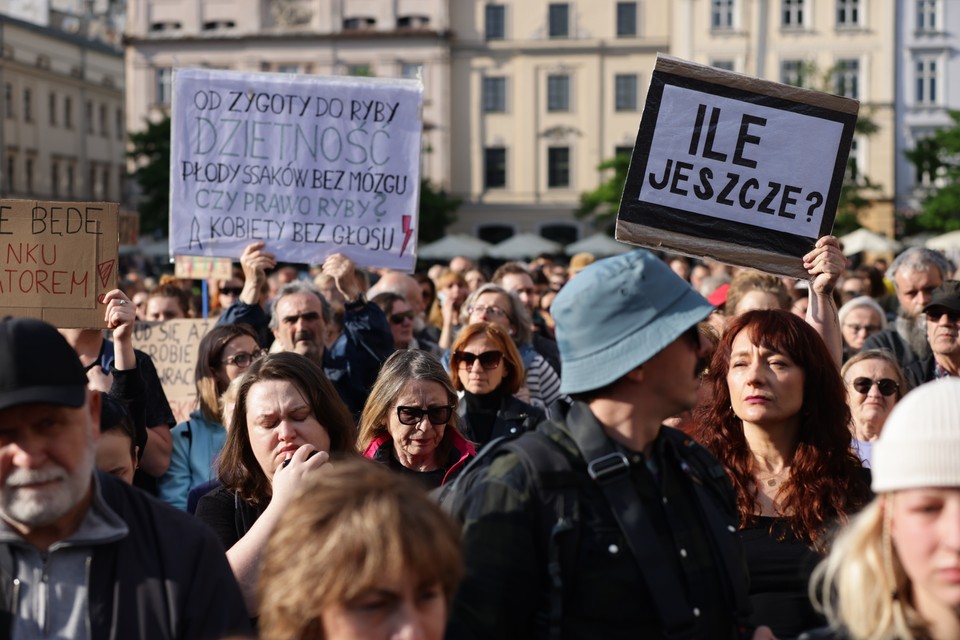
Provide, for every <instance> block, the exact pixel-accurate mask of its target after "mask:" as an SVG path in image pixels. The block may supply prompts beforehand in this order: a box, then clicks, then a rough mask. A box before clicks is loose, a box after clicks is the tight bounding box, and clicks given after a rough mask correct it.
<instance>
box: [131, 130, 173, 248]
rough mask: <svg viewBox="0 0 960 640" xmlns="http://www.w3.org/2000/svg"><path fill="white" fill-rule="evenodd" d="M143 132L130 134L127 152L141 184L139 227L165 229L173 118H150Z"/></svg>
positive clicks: (167, 214) (144, 231)
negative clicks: (171, 119) (157, 119)
mask: <svg viewBox="0 0 960 640" xmlns="http://www.w3.org/2000/svg"><path fill="white" fill-rule="evenodd" d="M146 124H147V127H146V129H144V130H143V131H138V132H136V133H131V134H130V143H131V144H132V145H133V148H132V149H131V150H130V151H128V152H127V155H128V156H129V157H130V158H132V159H133V160H134V161H135V162H136V165H137V168H136V169H135V170H134V172H133V174H132V175H133V179H134V180H136V181H137V184H138V185H140V203H139V205H138V206H137V209H138V210H139V211H140V230H141V232H142V233H152V232H153V231H156V230H158V229H159V230H162V231H164V232H165V231H166V230H167V227H168V220H169V216H170V197H169V193H170V118H169V116H167V117H164V118H163V120H160V121H158V122H150V121H147V123H146Z"/></svg>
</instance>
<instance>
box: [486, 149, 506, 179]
mask: <svg viewBox="0 0 960 640" xmlns="http://www.w3.org/2000/svg"><path fill="white" fill-rule="evenodd" d="M505 186H507V150H506V148H504V147H487V148H486V149H484V150H483V187H484V188H485V189H496V188H502V187H505Z"/></svg>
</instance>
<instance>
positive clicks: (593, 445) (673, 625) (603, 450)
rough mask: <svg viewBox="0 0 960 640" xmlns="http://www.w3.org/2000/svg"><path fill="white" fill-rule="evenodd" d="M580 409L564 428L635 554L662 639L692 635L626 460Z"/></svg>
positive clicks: (690, 618) (682, 598)
mask: <svg viewBox="0 0 960 640" xmlns="http://www.w3.org/2000/svg"><path fill="white" fill-rule="evenodd" d="M580 409H582V407H578V406H577V405H574V407H572V408H571V410H570V413H569V414H568V420H567V427H568V428H569V430H570V434H571V435H572V436H573V439H574V441H575V442H576V443H577V447H578V448H579V449H580V453H581V454H582V455H583V458H584V460H585V461H586V463H587V473H588V474H589V475H590V478H591V479H592V480H593V481H594V482H596V483H597V485H598V486H599V487H600V488H601V489H602V490H603V495H604V496H605V497H606V499H607V503H608V504H609V506H610V510H611V511H612V512H613V515H614V517H615V518H616V520H617V524H618V525H619V527H620V532H621V533H622V534H623V537H624V538H625V539H626V541H627V545H628V546H629V547H630V551H631V552H632V553H633V558H634V560H635V561H636V563H637V567H638V568H639V569H640V575H641V576H642V577H643V581H644V583H645V584H646V585H647V590H648V591H649V592H650V596H651V597H652V598H653V601H654V604H656V607H657V611H658V612H659V614H660V619H661V621H662V623H663V628H664V637H666V638H684V637H690V636H691V634H692V633H693V631H694V630H695V628H696V620H695V617H694V615H693V611H692V609H691V608H690V607H688V606H686V603H687V594H686V592H685V590H684V589H683V586H682V585H681V584H680V580H679V579H678V578H677V575H676V573H675V572H674V570H673V569H672V568H671V567H670V566H669V565H668V564H667V560H666V558H667V555H666V553H664V550H663V548H662V547H661V545H660V543H659V537H658V536H657V533H656V531H655V530H654V528H653V524H652V523H651V522H650V518H649V516H648V514H647V513H646V509H645V508H644V506H643V504H642V503H641V501H640V499H639V497H638V496H637V492H636V489H635V488H634V487H633V483H632V481H631V479H630V461H629V460H627V457H626V456H625V455H624V454H623V453H621V452H620V451H619V450H617V448H616V447H615V446H614V444H613V442H611V441H610V439H609V438H608V437H607V436H606V434H605V433H604V432H603V431H602V430H601V429H597V428H592V426H591V425H590V424H589V423H588V422H587V421H586V420H583V419H578V417H577V413H578V412H579V410H580Z"/></svg>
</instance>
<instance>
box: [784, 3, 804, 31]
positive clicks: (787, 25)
mask: <svg viewBox="0 0 960 640" xmlns="http://www.w3.org/2000/svg"><path fill="white" fill-rule="evenodd" d="M781 2H783V13H782V14H781V16H782V18H781V20H782V21H781V23H780V26H781V27H783V28H784V29H799V28H800V27H802V26H803V17H804V16H803V5H804V0H781Z"/></svg>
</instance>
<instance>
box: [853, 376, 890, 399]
mask: <svg viewBox="0 0 960 640" xmlns="http://www.w3.org/2000/svg"><path fill="white" fill-rule="evenodd" d="M873 385H877V388H878V389H880V393H881V394H883V395H884V396H892V395H893V394H895V393H896V392H897V391H899V390H900V385H899V384H897V381H896V380H891V379H890V378H881V379H879V380H871V379H870V378H857V379H856V380H854V381H853V388H854V389H856V390H857V393H860V394H863V395H867V394H868V393H870V389H871V388H872V387H873Z"/></svg>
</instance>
